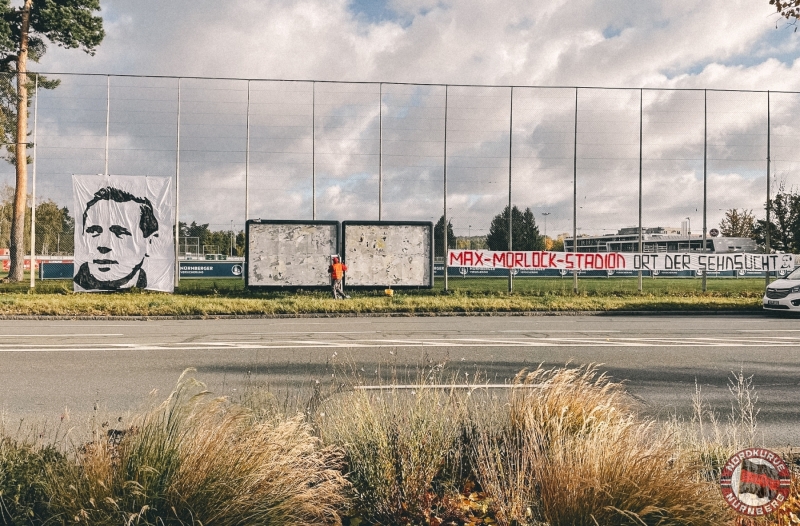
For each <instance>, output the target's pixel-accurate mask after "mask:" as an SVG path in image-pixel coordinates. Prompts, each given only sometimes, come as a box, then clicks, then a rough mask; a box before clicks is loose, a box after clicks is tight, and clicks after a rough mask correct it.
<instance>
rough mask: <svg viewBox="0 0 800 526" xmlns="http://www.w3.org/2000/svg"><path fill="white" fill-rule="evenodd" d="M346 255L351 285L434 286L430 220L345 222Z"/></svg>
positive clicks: (343, 231) (343, 243)
mask: <svg viewBox="0 0 800 526" xmlns="http://www.w3.org/2000/svg"><path fill="white" fill-rule="evenodd" d="M342 255H343V256H344V261H345V263H346V264H347V269H348V270H347V273H346V274H345V285H346V286H347V287H362V288H382V287H391V288H432V287H433V223H431V222H430V221H405V222H403V221H344V222H343V223H342Z"/></svg>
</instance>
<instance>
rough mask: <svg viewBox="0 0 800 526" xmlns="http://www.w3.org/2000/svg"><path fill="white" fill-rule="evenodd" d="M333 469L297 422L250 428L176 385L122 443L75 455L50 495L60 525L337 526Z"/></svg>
mask: <svg viewBox="0 0 800 526" xmlns="http://www.w3.org/2000/svg"><path fill="white" fill-rule="evenodd" d="M340 462H341V453H340V452H339V451H338V450H336V449H334V448H321V447H320V446H319V440H318V439H317V438H315V437H314V436H313V435H312V433H311V429H310V427H309V426H308V425H306V424H305V423H304V421H303V419H302V418H301V417H294V418H288V419H275V420H273V421H270V422H260V423H256V422H254V420H253V418H252V414H251V413H250V412H249V411H247V410H245V409H244V408H243V407H241V406H236V405H233V404H231V403H229V402H228V401H227V400H225V399H221V398H214V397H212V396H211V395H210V393H208V392H207V391H205V390H204V389H203V386H202V384H200V383H198V382H196V381H194V380H193V379H191V378H186V377H182V379H181V381H180V382H179V384H178V387H177V389H176V390H175V391H174V392H173V393H172V394H171V395H170V397H169V398H168V399H167V400H166V401H165V402H164V403H163V404H161V406H159V407H158V408H156V409H155V410H153V411H151V412H149V413H147V414H146V415H144V416H143V417H142V418H141V419H140V420H139V421H137V422H136V423H134V425H133V427H131V428H130V429H129V430H128V431H127V433H126V434H125V435H124V437H123V438H122V439H121V441H119V443H115V442H113V441H108V440H105V439H98V440H95V441H93V442H91V443H89V444H87V445H85V446H84V447H83V448H81V450H80V451H78V452H77V462H76V463H75V464H72V465H71V466H70V467H69V469H65V470H63V471H62V472H60V473H58V474H57V475H56V476H54V477H52V479H51V482H50V487H49V488H48V490H49V493H50V496H51V499H52V501H51V510H52V512H53V514H54V516H56V517H58V520H60V521H62V522H65V523H78V524H91V525H105V524H108V525H112V524H142V525H149V524H175V525H179V524H180V525H187V524H188V525H195V524H196V525H203V524H215V525H217V524H218V525H234V524H235V525H256V524H259V525H287V524H307V525H325V524H338V523H340V522H341V521H340V517H339V511H340V509H341V508H342V507H343V506H344V505H345V503H346V500H347V497H346V495H347V488H348V483H347V481H346V480H345V479H344V477H343V476H342V474H341V470H340Z"/></svg>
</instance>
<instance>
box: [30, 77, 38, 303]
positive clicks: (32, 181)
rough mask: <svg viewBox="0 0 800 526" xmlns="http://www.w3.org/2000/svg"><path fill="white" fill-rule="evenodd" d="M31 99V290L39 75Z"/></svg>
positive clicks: (33, 262) (33, 273) (33, 272)
mask: <svg viewBox="0 0 800 526" xmlns="http://www.w3.org/2000/svg"><path fill="white" fill-rule="evenodd" d="M33 93H34V99H33V170H32V172H33V173H32V174H31V288H34V287H35V286H36V131H37V125H38V116H39V75H36V79H35V87H34V91H33Z"/></svg>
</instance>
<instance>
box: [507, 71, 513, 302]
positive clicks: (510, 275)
mask: <svg viewBox="0 0 800 526" xmlns="http://www.w3.org/2000/svg"><path fill="white" fill-rule="evenodd" d="M513 136H514V86H511V97H510V98H509V108H508V251H509V252H511V250H512V248H513V245H512V241H511V234H512V226H513V223H512V220H511V218H512V216H513V214H512V213H511V146H512V142H511V139H512V137H513ZM513 290H514V273H513V270H512V269H508V293H509V294H511V292H513Z"/></svg>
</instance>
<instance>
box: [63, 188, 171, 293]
mask: <svg viewBox="0 0 800 526" xmlns="http://www.w3.org/2000/svg"><path fill="white" fill-rule="evenodd" d="M171 183H172V181H171V179H169V178H167V177H145V176H114V175H111V176H109V175H73V176H72V187H73V192H74V197H75V271H74V277H73V281H74V290H75V292H97V291H113V290H123V289H129V288H131V287H137V288H142V289H148V290H159V291H163V292H172V291H173V289H174V275H175V242H174V237H173V228H174V222H175V219H174V217H175V208H174V203H175V199H174V197H173V194H172V184H171Z"/></svg>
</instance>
